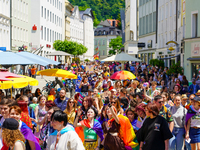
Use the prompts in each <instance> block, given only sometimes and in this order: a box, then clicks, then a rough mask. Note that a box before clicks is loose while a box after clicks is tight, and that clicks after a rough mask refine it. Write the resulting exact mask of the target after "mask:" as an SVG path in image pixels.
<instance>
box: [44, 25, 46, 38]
mask: <svg viewBox="0 0 200 150" xmlns="http://www.w3.org/2000/svg"><path fill="white" fill-rule="evenodd" d="M44 40H46V27H44Z"/></svg>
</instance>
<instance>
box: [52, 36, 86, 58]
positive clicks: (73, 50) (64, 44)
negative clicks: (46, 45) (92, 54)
mask: <svg viewBox="0 0 200 150" xmlns="http://www.w3.org/2000/svg"><path fill="white" fill-rule="evenodd" d="M53 47H54V49H55V50H57V51H64V52H66V53H69V54H72V55H74V56H79V55H83V54H84V53H86V52H87V50H88V49H87V48H86V47H85V46H84V45H82V44H79V43H77V42H73V41H67V40H65V41H61V40H56V41H55V42H54V43H53Z"/></svg>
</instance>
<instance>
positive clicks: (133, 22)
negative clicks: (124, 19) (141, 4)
mask: <svg viewBox="0 0 200 150" xmlns="http://www.w3.org/2000/svg"><path fill="white" fill-rule="evenodd" d="M129 16H130V30H131V31H133V40H134V41H136V40H137V1H132V0H130V8H129Z"/></svg>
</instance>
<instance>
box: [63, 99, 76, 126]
mask: <svg viewBox="0 0 200 150" xmlns="http://www.w3.org/2000/svg"><path fill="white" fill-rule="evenodd" d="M76 103H77V102H76V101H75V100H74V99H72V98H70V99H68V101H67V107H66V109H65V110H64V111H63V112H64V113H66V114H67V121H68V123H70V124H73V123H74V119H75V116H76Z"/></svg>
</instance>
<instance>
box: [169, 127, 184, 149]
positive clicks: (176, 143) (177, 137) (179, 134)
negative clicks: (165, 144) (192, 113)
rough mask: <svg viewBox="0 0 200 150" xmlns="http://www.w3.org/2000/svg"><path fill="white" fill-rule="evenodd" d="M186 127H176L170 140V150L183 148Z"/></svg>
mask: <svg viewBox="0 0 200 150" xmlns="http://www.w3.org/2000/svg"><path fill="white" fill-rule="evenodd" d="M184 133H185V129H184V128H176V127H174V129H173V131H172V134H173V137H172V138H171V139H170V140H169V150H182V147H183V141H184V137H183V135H184Z"/></svg>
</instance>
